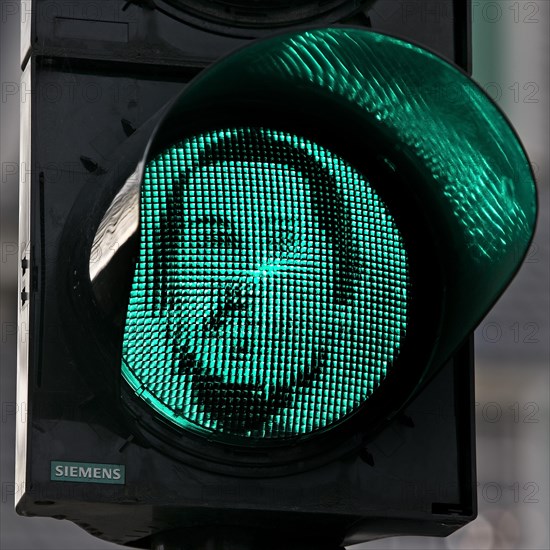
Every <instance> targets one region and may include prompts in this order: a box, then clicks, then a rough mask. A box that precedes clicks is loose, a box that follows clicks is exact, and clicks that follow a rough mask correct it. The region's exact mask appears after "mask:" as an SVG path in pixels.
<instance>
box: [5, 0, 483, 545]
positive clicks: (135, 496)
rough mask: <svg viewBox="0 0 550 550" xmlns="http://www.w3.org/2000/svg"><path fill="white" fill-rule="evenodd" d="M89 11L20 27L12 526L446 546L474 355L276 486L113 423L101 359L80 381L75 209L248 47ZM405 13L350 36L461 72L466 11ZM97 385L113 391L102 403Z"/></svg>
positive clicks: (466, 433) (86, 328) (406, 8)
mask: <svg viewBox="0 0 550 550" xmlns="http://www.w3.org/2000/svg"><path fill="white" fill-rule="evenodd" d="M54 4H55V6H56V7H55V8H53V7H52V6H53V5H54ZM94 6H96V8H92V7H91V4H90V5H88V3H87V2H81V3H78V5H75V4H74V3H70V4H67V5H64V4H58V3H54V2H50V1H48V0H35V1H34V2H32V13H31V14H30V19H29V20H28V21H26V23H25V25H24V32H23V48H22V63H23V66H24V82H25V83H26V85H28V86H30V90H32V91H33V92H34V93H32V94H31V95H30V100H29V102H28V104H27V105H26V106H25V109H26V111H25V112H24V116H23V117H22V124H23V128H22V135H23V141H24V142H25V143H26V147H24V148H23V151H22V161H24V162H27V163H28V166H31V168H32V169H31V172H30V177H28V178H26V181H24V182H22V191H21V193H22V195H21V196H22V205H23V208H25V205H26V204H27V205H28V210H25V212H26V214H27V215H28V216H29V219H28V222H27V220H26V218H25V216H22V218H21V239H20V240H22V241H23V242H30V246H29V247H28V248H27V249H26V250H25V251H24V252H23V256H22V258H21V261H22V262H23V261H26V262H27V263H29V268H28V269H25V272H24V273H23V271H22V282H21V289H22V290H24V291H25V293H26V295H27V298H25V300H22V302H21V313H20V315H21V317H20V319H21V320H22V322H23V323H27V324H26V325H25V326H26V327H28V328H29V335H30V337H29V338H28V339H26V340H23V339H21V343H20V355H19V390H18V391H19V393H20V397H21V398H22V400H24V401H26V402H28V403H29V410H28V421H27V422H26V423H25V424H20V425H19V426H18V435H17V437H18V464H17V473H16V475H17V479H16V481H17V483H18V486H19V487H21V488H22V491H21V493H20V494H19V495H18V498H19V500H18V502H17V510H18V512H19V513H22V514H24V515H40V516H48V517H56V518H58V519H61V518H66V519H69V520H71V521H73V522H75V523H77V524H78V525H80V526H82V527H83V528H85V529H86V530H87V531H89V532H90V533H92V534H93V535H96V536H98V537H101V538H104V539H106V540H111V541H113V542H118V543H121V544H128V545H133V546H138V547H143V548H146V547H149V546H155V545H158V544H159V536H161V535H159V533H164V532H166V531H169V530H176V531H174V533H175V534H174V535H173V536H172V537H170V536H168V535H166V536H165V535H162V537H163V538H162V539H161V540H162V541H164V543H168V542H170V541H171V540H172V542H170V544H172V543H173V541H174V540H176V541H179V540H181V537H182V536H183V537H184V538H185V539H186V540H188V544H189V546H185V545H182V547H183V548H200V547H201V546H200V545H201V544H206V542H207V541H208V540H212V541H218V542H219V540H220V537H223V536H224V535H223V534H224V533H225V536H226V540H225V542H224V543H225V544H226V546H227V547H229V546H228V545H229V544H230V542H228V541H230V540H233V541H234V545H235V548H237V547H242V548H246V547H247V546H250V545H256V546H258V545H259V544H260V542H262V547H266V543H265V539H268V540H270V541H272V542H271V544H272V547H273V548H292V547H293V546H292V545H296V547H297V546H298V545H300V547H302V548H308V547H311V548H315V549H316V550H319V549H320V548H327V549H330V548H337V547H338V546H342V545H349V544H353V543H357V542H361V541H366V540H372V539H375V538H380V537H383V536H392V535H406V534H418V535H438V536H445V535H448V534H450V533H451V532H453V531H454V530H456V529H457V528H458V527H460V526H461V525H464V524H465V523H467V522H468V521H470V520H471V519H473V518H474V517H475V514H476V502H475V493H474V490H473V489H474V487H475V463H474V460H475V451H474V432H473V406H474V398H473V350H472V341H471V339H470V341H469V342H467V343H465V344H464V345H463V346H462V348H461V349H460V350H459V351H458V352H457V353H456V354H455V356H454V357H453V358H452V359H451V360H450V361H449V362H448V363H447V364H446V365H445V367H444V368H443V369H442V370H441V371H440V372H439V373H438V374H437V375H436V376H435V377H434V378H433V380H432V381H431V382H430V383H429V384H428V385H427V386H426V387H425V389H424V390H423V391H422V392H421V394H420V395H418V397H417V398H416V399H415V400H414V401H413V402H412V403H410V404H409V405H408V407H407V408H406V409H405V410H404V411H402V412H401V413H400V414H399V415H397V416H396V417H395V418H394V419H393V420H392V422H391V423H389V424H387V425H386V426H385V427H384V428H383V429H382V430H381V431H379V432H378V433H377V435H376V436H374V437H370V438H368V439H366V440H365V441H364V442H359V443H360V444H358V445H357V446H356V448H355V450H354V452H352V453H347V454H346V455H344V456H339V457H335V458H334V459H333V460H329V461H322V463H319V464H316V465H315V467H313V466H311V467H306V468H302V467H298V468H296V467H289V468H288V470H287V471H285V469H284V467H283V468H280V469H279V470H278V471H277V475H269V476H268V475H256V476H247V475H241V474H242V472H241V473H239V470H238V469H237V470H234V471H230V470H227V469H226V470H224V471H223V472H220V471H216V469H215V468H209V467H208V465H207V464H206V465H200V464H198V465H197V464H189V463H187V462H185V461H181V460H178V459H177V458H175V457H174V456H173V455H172V454H170V453H163V452H161V451H160V450H159V449H158V448H157V446H151V440H148V438H147V436H144V435H143V433H142V432H141V431H140V430H139V429H136V426H137V425H138V424H139V418H138V419H136V423H135V424H133V423H132V422H129V421H128V420H127V418H126V417H124V416H123V415H118V414H116V410H117V408H118V406H119V405H118V402H119V399H120V386H119V384H120V380H119V379H120V376H119V373H117V372H112V373H111V374H112V377H111V378H109V369H108V368H106V367H107V366H106V365H105V364H104V362H103V358H102V356H101V354H100V353H99V352H98V353H97V355H94V356H90V357H89V358H88V363H89V365H90V367H89V368H88V374H83V369H82V365H81V363H82V358H81V356H80V355H79V354H78V353H77V352H75V344H76V345H77V346H78V342H80V341H82V342H88V341H89V340H90V339H91V338H94V339H96V340H97V339H100V338H101V334H102V331H103V330H104V327H105V326H108V323H107V321H106V320H101V319H98V318H97V317H94V316H92V315H91V313H90V312H88V311H81V312H80V313H81V315H82V316H83V317H84V318H86V317H88V318H89V319H88V320H89V323H90V324H88V323H84V322H82V323H78V324H76V325H75V324H73V326H71V327H70V328H68V327H67V326H66V323H67V322H68V321H69V319H70V321H71V322H72V323H74V317H70V316H68V315H67V309H66V308H67V307H69V306H68V305H67V301H66V300H63V299H60V293H63V291H64V289H66V293H67V297H68V296H69V294H79V293H81V291H82V289H81V288H80V286H79V285H80V284H81V281H80V279H79V277H78V273H76V270H75V269H74V268H75V266H74V265H73V264H72V261H73V258H74V256H73V255H72V254H71V253H70V251H69V250H68V249H67V247H66V244H67V240H66V238H65V235H66V234H67V232H74V233H78V232H81V233H85V232H87V231H91V230H92V228H90V227H86V226H82V225H78V224H76V223H75V226H74V227H71V228H68V229H67V227H66V226H65V225H66V222H67V220H70V219H71V211H73V209H74V208H75V203H76V201H77V197H78V196H79V195H80V196H81V194H82V191H83V190H87V191H86V193H88V194H89V196H90V205H89V208H90V210H92V209H94V208H98V207H99V206H100V205H99V204H98V203H97V202H94V199H93V197H94V196H97V197H100V196H102V194H104V193H105V189H104V186H105V185H106V183H105V181H106V178H104V177H103V176H104V175H105V173H106V171H108V170H109V168H110V164H109V163H110V160H109V159H111V158H112V157H113V155H115V156H116V155H120V154H123V152H124V150H125V143H127V140H128V139H129V136H130V135H132V134H133V133H134V132H136V131H138V130H140V131H141V132H142V134H143V135H144V138H143V140H144V143H145V142H146V140H147V131H148V130H147V128H148V126H149V125H150V124H151V119H152V117H153V116H154V115H155V113H157V112H158V111H159V110H160V109H161V108H162V107H163V106H164V105H165V104H166V102H168V101H169V100H170V99H171V98H172V97H174V96H175V95H176V94H177V93H179V92H180V91H181V89H182V88H183V87H185V85H186V83H187V82H188V81H189V80H190V79H191V78H192V77H193V76H194V75H196V74H198V72H200V70H201V69H202V68H203V67H205V66H207V65H209V64H210V63H211V62H213V61H215V60H216V59H217V58H219V57H220V56H222V55H224V54H226V53H227V52H229V51H231V50H232V49H234V48H235V47H239V46H242V45H244V44H246V43H247V40H248V38H246V37H244V36H243V35H242V33H233V36H230V34H231V33H225V34H220V29H219V28H218V27H216V26H214V27H212V26H210V25H203V26H202V27H200V28H199V27H197V26H196V25H195V26H193V25H191V24H186V23H184V22H182V21H180V20H178V19H176V18H174V17H173V16H171V15H169V14H167V13H164V12H163V11H160V10H158V9H155V3H154V2H122V1H117V0H106V1H105V2H102V3H100V4H98V3H94ZM97 6H100V9H99V11H97V10H98V8H97ZM411 6H412V4H411V3H410V2H407V1H405V0H403V1H401V0H378V2H377V3H376V4H374V6H373V7H372V9H371V10H370V11H368V12H366V14H364V15H358V16H356V17H355V19H354V23H356V24H363V25H365V26H369V25H371V26H372V28H373V29H375V30H381V31H386V32H391V33H394V34H396V35H399V36H401V37H403V38H405V39H408V40H411V41H415V42H418V43H420V44H423V45H425V46H427V47H430V48H432V49H433V50H435V51H437V52H439V53H440V54H441V55H444V56H446V57H448V58H449V59H452V60H454V61H455V62H457V63H458V64H459V65H461V66H462V67H463V68H464V69H466V70H469V58H470V57H469V56H470V49H469V44H470V38H469V28H470V26H469V12H468V6H469V2H467V1H462V0H454V1H453V0H445V1H438V2H422V3H414V6H413V8H414V9H411ZM93 9H95V10H96V11H93ZM99 12H101V13H99ZM27 17H29V14H27ZM262 32H264V33H265V29H264V30H263V31H262ZM235 34H237V35H239V36H238V37H236V36H234V35H235ZM136 135H137V134H136ZM96 193H97V195H96ZM27 201H28V202H27ZM73 218H74V215H73ZM73 275H74V276H73ZM91 298H92V299H93V296H92V297H91ZM71 303H73V304H74V301H72V302H71ZM90 311H91V310H90ZM94 323H95V325H96V326H98V330H97V332H96V333H95V334H90V326H94ZM101 325H103V326H101ZM98 344H99V346H98V347H101V342H98ZM83 347H84V346H83ZM86 349H87V350H88V349H89V347H88V345H87V346H86ZM94 364H97V365H98V367H97V370H93V365H94ZM97 376H101V377H105V378H109V379H107V380H105V384H104V388H105V391H104V392H101V391H99V390H98V387H101V386H102V385H101V384H96V383H94V381H93V378H94V377H97ZM167 430H169V427H167ZM174 437H177V433H176V432H174ZM52 460H66V461H81V462H90V463H106V464H125V465H126V472H127V475H126V484H125V485H101V484H88V483H71V482H55V481H51V480H50V462H51V461H52ZM298 466H301V465H298ZM23 487H24V489H23ZM229 526H231V527H232V528H236V529H237V530H236V531H235V530H234V529H231V528H229ZM182 530H183V531H182ZM243 533H248V534H249V535H243ZM167 541H168V542H167ZM201 541H202V542H201ZM195 544H196V546H195ZM239 545H240V546H239Z"/></svg>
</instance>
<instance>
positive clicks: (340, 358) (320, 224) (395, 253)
mask: <svg viewBox="0 0 550 550" xmlns="http://www.w3.org/2000/svg"><path fill="white" fill-rule="evenodd" d="M140 223H141V228H142V229H141V244H140V255H139V259H138V262H137V266H136V270H135V275H134V279H133V285H132V290H131V295H130V302H129V307H128V314H127V320H126V326H125V333H124V343H123V365H122V373H123V376H124V378H125V379H126V380H127V382H128V383H129V384H130V386H131V387H132V388H133V390H134V391H135V392H136V393H137V394H138V395H140V396H141V397H142V398H143V399H144V400H146V401H147V402H148V403H149V405H150V406H152V407H153V408H154V409H155V410H156V411H157V413H159V414H160V415H162V416H163V417H165V418H166V419H168V420H170V421H171V422H173V423H174V424H176V425H178V426H180V427H181V428H184V429H188V430H192V431H195V432H199V433H203V434H208V436H209V437H210V438H215V439H218V440H222V441H241V442H252V443H253V441H254V440H256V441H257V440H259V439H269V440H277V439H284V438H291V437H295V436H301V435H305V434H311V433H312V432H316V431H319V430H324V429H327V428H329V427H331V426H334V425H335V424H336V423H339V422H340V421H342V419H344V418H345V417H347V416H349V415H350V414H351V413H353V412H354V411H356V410H357V409H358V408H359V407H360V406H361V405H362V404H363V403H364V402H365V401H366V400H367V399H368V398H369V397H370V396H371V395H372V393H373V392H374V391H376V389H377V388H378V386H379V385H380V383H381V381H382V380H383V379H384V378H385V376H386V374H387V372H388V370H390V369H391V368H392V365H393V362H394V360H395V358H396V357H397V355H398V354H399V349H400V344H401V342H402V340H403V338H404V336H405V333H406V330H407V322H408V302H409V298H410V281H409V265H408V257H407V253H406V251H405V249H404V243H403V240H402V237H401V235H400V232H399V229H398V227H397V226H396V223H395V221H394V219H393V217H392V216H391V214H390V213H389V211H388V209H387V207H386V205H385V204H384V203H383V201H382V200H381V198H380V197H379V196H378V195H377V193H376V192H375V191H374V190H373V188H372V187H371V185H370V184H369V182H367V181H366V180H365V179H364V178H363V177H362V176H361V174H359V173H358V172H357V171H356V170H355V169H354V168H353V167H352V166H350V165H349V164H348V163H346V161H345V160H344V159H342V158H340V157H339V156H337V155H335V154H334V153H331V152H330V151H328V150H326V149H325V148H323V147H321V146H320V145H318V144H316V143H313V142H312V141H309V140H307V139H304V138H302V137H300V136H297V135H293V134H290V133H286V132H282V131H277V130H273V129H266V128H250V127H245V128H228V129H221V130H217V131H212V132H208V133H203V134H200V135H196V136H193V137H191V138H189V139H186V140H184V141H181V142H179V143H176V144H174V146H172V147H169V148H168V149H166V150H165V151H164V152H162V153H161V154H159V155H158V156H156V157H155V158H153V159H152V160H151V161H150V162H149V163H148V165H147V167H146V170H145V177H144V182H143V185H142V191H141V222H140Z"/></svg>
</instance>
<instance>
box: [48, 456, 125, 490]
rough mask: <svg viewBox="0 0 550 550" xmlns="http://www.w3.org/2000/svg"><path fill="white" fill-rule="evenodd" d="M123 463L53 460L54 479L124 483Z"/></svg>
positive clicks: (51, 472) (52, 472) (51, 474)
mask: <svg viewBox="0 0 550 550" xmlns="http://www.w3.org/2000/svg"><path fill="white" fill-rule="evenodd" d="M125 474H126V472H125V467H124V465H123V464H90V463H89V462H61V461H58V460H52V462H51V469H50V479H51V480H52V481H73V482H74V481H76V482H81V483H111V484H116V485H124V482H125Z"/></svg>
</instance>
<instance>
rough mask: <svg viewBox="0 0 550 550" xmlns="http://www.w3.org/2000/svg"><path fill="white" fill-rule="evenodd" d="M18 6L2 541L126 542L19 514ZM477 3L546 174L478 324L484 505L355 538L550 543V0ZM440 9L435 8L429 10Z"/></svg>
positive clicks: (8, 101) (5, 124)
mask: <svg viewBox="0 0 550 550" xmlns="http://www.w3.org/2000/svg"><path fill="white" fill-rule="evenodd" d="M397 1H400V2H401V3H402V0H396V2H397ZM411 2H413V3H415V2H416V3H418V0H414V1H413V0H411ZM420 3H422V2H420ZM430 3H431V4H434V2H430V1H428V0H426V1H424V4H425V5H426V6H428V5H429V4H430ZM435 3H436V2H435ZM20 6H21V3H20V2H15V1H13V0H11V1H8V0H0V8H1V11H0V13H1V20H0V23H1V27H0V37H1V43H0V52H1V56H0V84H1V90H2V93H1V102H0V109H1V111H0V120H1V125H0V127H1V134H0V154H1V159H0V160H1V163H0V167H1V180H0V219H1V258H0V328H1V338H0V345H1V355H0V364H1V369H0V387H1V411H2V419H1V423H0V428H1V463H0V468H1V469H0V479H1V485H2V501H1V514H0V548H1V549H2V550H35V549H36V550H47V549H52V550H54V549H56V550H65V549H67V550H69V549H70V550H73V549H82V550H100V549H103V548H105V549H107V548H112V549H114V548H120V547H117V546H115V545H112V544H109V543H105V542H103V541H101V540H99V539H95V538H94V537H92V536H91V535H89V534H87V533H86V532H84V531H82V530H81V529H80V528H78V527H76V526H75V525H73V524H72V523H70V522H67V521H60V522H58V521H55V520H53V519H39V518H33V519H27V518H20V517H18V516H17V515H16V514H15V512H14V511H13V506H14V504H13V496H12V493H13V478H14V436H15V415H14V414H12V412H11V411H12V410H13V403H14V402H15V380H16V338H17V337H16V335H15V328H16V326H17V316H16V313H17V296H16V295H17V279H16V274H17V258H18V252H17V251H18V236H17V223H18V177H19V175H18V171H19V102H20V101H21V97H19V96H18V94H17V93H14V91H16V90H17V89H18V88H19V77H20V67H19V15H20V13H19V10H20V9H21V8H20ZM472 7H473V14H472V15H473V64H474V78H475V79H476V80H477V81H478V83H479V84H481V85H482V86H483V87H484V88H485V89H486V90H487V92H488V93H489V94H490V95H491V96H492V97H493V98H494V99H495V101H497V103H498V104H499V105H500V106H501V108H502V109H504V111H505V112H506V113H507V115H508V117H509V118H510V120H511V121H512V123H513V125H514V126H515V128H516V130H517V131H518V133H519V135H520V137H521V138H522V140H523V143H524V145H525V147H526V149H527V151H528V153H529V156H530V159H531V161H532V163H533V169H534V171H535V175H536V177H537V181H538V186H539V205H540V213H539V220H538V229H537V233H536V235H535V239H534V242H533V245H532V247H531V249H530V251H529V253H528V255H527V258H526V260H525V262H524V265H523V267H522V269H521V271H520V273H519V275H518V277H517V278H516V279H515V281H514V282H513V283H512V285H511V287H510V288H509V290H508V292H507V293H506V294H505V295H504V297H503V298H502V299H501V300H500V302H499V303H498V304H497V306H496V307H495V308H494V309H493V310H492V311H491V312H490V313H489V315H488V316H487V317H486V319H485V320H484V321H483V322H482V323H481V325H480V326H479V328H478V330H477V332H476V419H477V472H478V490H477V494H478V502H479V517H478V518H477V520H475V521H474V522H472V523H471V524H470V525H468V526H467V527H465V528H463V529H461V530H459V531H458V532H457V533H455V534H454V535H452V536H450V537H448V538H446V539H436V538H425V537H404V538H391V539H386V540H382V541H374V542H371V543H368V544H363V545H359V546H354V547H353V548H354V550H360V549H365V550H367V549H407V550H409V549H415V548H419V549H420V548H423V549H475V550H484V549H486V550H490V549H504V548H516V549H529V550H538V549H540V550H547V549H548V548H550V538H549V523H550V518H549V515H550V508H549V492H550V491H549V471H550V470H549V462H550V461H549V458H550V450H549V444H550V436H549V434H550V418H549V410H550V409H549V394H550V376H549V358H550V344H549V342H550V332H549V317H550V313H549V312H550V300H549V288H550V277H549V248H550V246H549V242H550V237H549V227H550V224H549V211H550V208H549V163H548V151H549V150H550V143H549V141H550V140H549V134H550V115H549V88H550V86H549V62H548V52H549V51H550V43H549V36H550V32H549V21H550V19H549V12H550V2H549V1H548V0H538V1H528V0H519V1H513V0H498V1H495V0H492V1H491V0H472ZM374 9H376V8H374ZM434 13H435V12H434V11H430V10H428V9H427V10H426V16H427V17H429V16H434ZM430 14H432V15H430ZM18 414H24V411H19V413H18Z"/></svg>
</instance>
